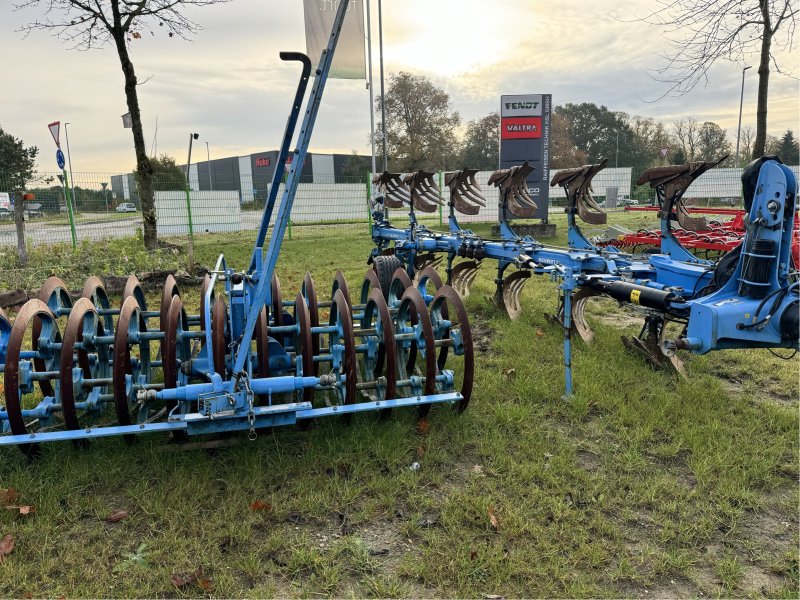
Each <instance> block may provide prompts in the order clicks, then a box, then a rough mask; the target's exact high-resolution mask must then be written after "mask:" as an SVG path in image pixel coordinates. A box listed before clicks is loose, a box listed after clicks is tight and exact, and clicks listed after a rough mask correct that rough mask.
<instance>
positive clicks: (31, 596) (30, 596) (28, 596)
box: [22, 592, 33, 598]
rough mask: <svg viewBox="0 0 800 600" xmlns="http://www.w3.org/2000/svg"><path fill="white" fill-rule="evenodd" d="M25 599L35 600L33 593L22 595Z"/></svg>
mask: <svg viewBox="0 0 800 600" xmlns="http://www.w3.org/2000/svg"><path fill="white" fill-rule="evenodd" d="M22 597H23V598H33V592H25V593H24V594H22Z"/></svg>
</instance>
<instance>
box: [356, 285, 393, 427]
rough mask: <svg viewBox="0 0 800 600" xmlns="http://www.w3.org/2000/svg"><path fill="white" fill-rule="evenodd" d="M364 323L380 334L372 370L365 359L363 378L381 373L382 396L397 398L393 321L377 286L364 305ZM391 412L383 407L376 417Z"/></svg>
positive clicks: (382, 416) (370, 377)
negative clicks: (383, 388)
mask: <svg viewBox="0 0 800 600" xmlns="http://www.w3.org/2000/svg"><path fill="white" fill-rule="evenodd" d="M364 323H365V327H373V326H374V327H375V329H376V330H377V331H378V333H379V334H382V338H381V339H380V341H379V344H378V353H377V356H376V358H375V365H374V367H373V369H372V372H369V371H368V365H367V361H365V379H366V380H374V379H375V378H377V377H379V376H381V375H383V377H384V378H385V380H386V389H385V392H384V396H383V398H384V399H385V400H393V399H395V398H397V348H396V345H395V339H394V321H393V320H392V315H391V312H390V311H389V305H388V304H386V300H385V299H384V297H383V293H382V292H381V289H380V288H379V287H378V288H373V290H372V292H370V295H369V299H368V300H367V303H366V305H365V306H364ZM391 412H392V409H390V408H387V409H383V410H381V411H379V413H378V417H379V418H380V419H387V418H389V416H390V415H391Z"/></svg>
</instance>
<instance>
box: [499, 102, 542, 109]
mask: <svg viewBox="0 0 800 600" xmlns="http://www.w3.org/2000/svg"><path fill="white" fill-rule="evenodd" d="M538 107H539V103H538V102H531V101H529V102H506V110H526V111H532V110H534V109H536V108H538Z"/></svg>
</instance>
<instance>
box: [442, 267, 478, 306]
mask: <svg viewBox="0 0 800 600" xmlns="http://www.w3.org/2000/svg"><path fill="white" fill-rule="evenodd" d="M479 267H480V263H478V262H476V261H474V260H464V261H461V262H460V263H458V264H457V265H455V266H454V267H453V268H452V270H451V271H450V281H449V282H448V283H449V285H450V286H451V287H453V288H454V289H455V290H456V291H457V292H458V295H459V296H461V298H463V299H466V298H468V297H469V288H470V286H471V285H472V282H473V281H475V278H476V277H477V276H478V268H479Z"/></svg>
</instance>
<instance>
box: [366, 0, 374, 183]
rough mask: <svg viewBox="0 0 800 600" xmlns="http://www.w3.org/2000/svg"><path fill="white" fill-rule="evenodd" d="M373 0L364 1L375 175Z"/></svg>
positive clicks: (370, 127) (370, 121) (370, 137)
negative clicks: (371, 14)
mask: <svg viewBox="0 0 800 600" xmlns="http://www.w3.org/2000/svg"><path fill="white" fill-rule="evenodd" d="M371 2H372V0H364V3H365V4H366V5H367V88H368V89H369V133H370V135H369V139H370V141H371V142H372V173H373V174H374V173H375V91H374V90H373V88H372V22H371V20H370V8H369V6H370V4H371Z"/></svg>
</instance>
